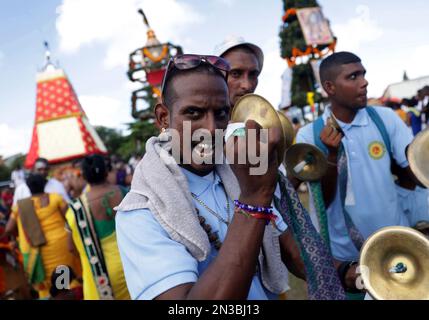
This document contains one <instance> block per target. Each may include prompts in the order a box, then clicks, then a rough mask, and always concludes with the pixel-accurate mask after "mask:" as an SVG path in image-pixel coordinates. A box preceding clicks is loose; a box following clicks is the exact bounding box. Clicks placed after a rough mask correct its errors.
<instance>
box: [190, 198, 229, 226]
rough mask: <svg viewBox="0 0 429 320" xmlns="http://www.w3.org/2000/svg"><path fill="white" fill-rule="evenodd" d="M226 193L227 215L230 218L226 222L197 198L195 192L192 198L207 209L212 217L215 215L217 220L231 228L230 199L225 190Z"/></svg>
mask: <svg viewBox="0 0 429 320" xmlns="http://www.w3.org/2000/svg"><path fill="white" fill-rule="evenodd" d="M223 191H224V192H225V198H226V214H227V217H228V220H225V219H224V218H222V216H221V215H220V214H219V213H217V212H216V211H214V210H213V209H211V208H209V207H208V206H207V205H206V204H205V203H204V202H203V201H202V200H201V199H200V198H198V197H197V195H196V194H195V193H193V192H191V195H192V197H193V198H194V199H195V200H197V201H198V203H199V204H201V205H202V206H203V207H204V208H206V209H207V211H208V212H210V213H211V214H212V215H214V216H215V217H216V218H218V219H219V220H220V221H222V222H223V223H225V224H226V225H227V226H229V223H230V221H231V217H230V214H229V211H230V206H229V199H228V195H227V194H226V191H225V190H223Z"/></svg>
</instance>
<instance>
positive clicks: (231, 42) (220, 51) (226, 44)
mask: <svg viewBox="0 0 429 320" xmlns="http://www.w3.org/2000/svg"><path fill="white" fill-rule="evenodd" d="M238 46H245V47H248V48H249V49H250V50H252V51H253V52H254V53H255V55H256V58H257V59H258V62H259V66H260V68H261V70H262V67H263V65H264V53H263V52H262V50H261V48H259V47H258V46H257V45H254V44H253V43H250V42H246V41H245V40H244V38H243V37H238V36H233V35H231V36H228V37H227V38H225V40H224V41H223V42H222V43H220V44H218V45H217V46H216V47H215V48H214V54H215V55H216V56H218V57H222V55H224V54H225V53H226V52H227V51H228V50H230V49H232V48H235V47H238Z"/></svg>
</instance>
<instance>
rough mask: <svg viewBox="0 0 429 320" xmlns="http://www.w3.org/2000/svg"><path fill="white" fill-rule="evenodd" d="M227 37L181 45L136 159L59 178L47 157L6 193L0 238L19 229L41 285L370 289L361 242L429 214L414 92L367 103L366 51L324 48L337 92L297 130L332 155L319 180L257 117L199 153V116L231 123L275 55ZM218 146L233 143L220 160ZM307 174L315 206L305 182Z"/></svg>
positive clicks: (80, 166) (42, 294) (140, 291)
mask: <svg viewBox="0 0 429 320" xmlns="http://www.w3.org/2000/svg"><path fill="white" fill-rule="evenodd" d="M215 51H216V52H215V55H214V56H211V55H196V54H184V55H179V56H176V57H174V58H172V59H171V60H170V62H169V64H168V67H167V70H166V73H165V75H164V81H163V86H162V99H161V101H159V103H158V104H157V105H156V107H155V119H156V124H157V126H158V127H159V128H160V134H159V136H155V137H152V138H150V139H149V140H148V141H147V142H146V148H145V150H146V153H145V155H144V156H143V158H141V159H138V158H137V157H133V159H131V160H130V162H129V165H130V168H129V169H127V164H126V163H125V162H123V161H119V160H118V159H113V162H112V161H109V159H106V158H105V157H103V156H101V155H90V156H87V157H85V158H84V159H82V160H81V161H79V162H78V163H77V162H76V163H74V164H73V165H74V169H76V172H78V173H79V174H78V173H75V174H73V173H70V171H69V173H68V176H66V177H65V178H64V177H63V183H61V182H60V181H59V180H61V179H60V178H58V177H50V178H48V172H49V163H48V162H47V161H46V160H45V159H38V160H37V161H36V163H35V165H34V168H33V170H32V172H31V173H30V174H29V175H28V176H27V177H26V179H25V182H23V183H20V185H18V186H17V187H16V189H15V193H14V196H13V200H12V201H11V200H10V195H9V202H8V203H9V206H10V209H11V214H10V216H9V217H8V222H7V224H6V226H5V228H4V230H3V232H1V233H0V237H2V238H4V237H6V236H12V239H13V237H16V238H17V239H18V240H17V241H18V247H19V251H20V254H21V255H22V257H23V259H22V265H23V270H25V274H26V278H27V280H28V282H29V283H30V285H31V289H32V290H33V295H34V296H35V297H38V298H40V299H43V298H50V299H78V300H79V299H89V300H97V299H157V300H162V299H177V300H179V299H240V300H241V299H253V300H261V299H278V298H279V297H284V294H285V293H287V291H288V290H289V289H290V287H289V273H292V274H294V275H295V276H296V277H299V278H301V279H303V280H305V282H306V284H307V293H308V297H309V298H310V299H336V300H345V299H363V298H364V295H365V291H364V290H363V289H362V288H360V287H358V286H357V281H356V279H357V277H358V275H359V274H358V272H357V270H356V269H357V267H358V259H359V252H360V249H361V247H362V244H363V242H364V241H365V240H366V239H367V238H368V237H369V236H370V235H371V234H373V233H374V232H376V231H377V230H379V229H380V228H383V227H386V226H407V227H414V226H415V225H416V224H418V223H421V222H428V221H429V208H428V206H429V205H428V201H429V199H428V192H427V189H426V188H425V186H424V185H422V183H421V182H420V181H419V180H418V179H417V178H416V177H415V175H414V174H413V172H412V171H411V169H410V167H409V163H408V159H407V155H406V149H407V147H408V145H409V144H410V143H411V142H412V141H413V134H412V132H411V131H410V130H409V128H407V125H406V124H405V122H406V121H408V123H409V124H411V126H412V127H413V129H414V128H415V127H414V126H413V123H414V122H413V121H415V120H413V119H414V118H412V117H413V116H415V115H416V113H415V111H413V110H414V109H412V108H413V104H414V105H415V104H416V100H415V99H414V100H412V101H411V100H406V101H404V102H403V104H405V105H406V106H407V109H406V112H407V113H408V116H406V117H405V116H403V117H402V120H401V117H400V116H401V115H400V114H399V112H398V110H404V108H403V107H400V108H397V106H396V105H395V106H392V109H394V110H395V112H394V111H392V110H391V109H389V108H386V107H377V106H375V107H369V106H367V87H368V81H367V80H366V78H365V74H366V69H365V68H364V63H363V62H362V61H361V59H360V58H359V57H357V56H356V55H355V54H353V53H349V52H338V53H334V54H332V55H330V56H328V57H327V58H325V59H324V60H323V62H322V64H321V66H320V78H321V82H322V84H323V88H324V89H325V91H326V92H327V94H328V96H329V105H328V106H327V107H326V108H325V111H324V113H323V115H322V116H321V117H320V118H318V119H317V120H316V121H314V122H313V123H310V124H307V125H305V126H303V127H301V126H300V125H299V123H296V122H295V121H294V127H295V130H296V132H297V136H296V142H297V143H307V144H312V145H314V146H317V147H318V148H319V149H320V150H322V151H323V152H324V154H325V156H326V160H327V164H328V170H327V173H326V174H325V176H324V177H323V178H322V179H321V181H319V182H311V183H307V182H303V181H300V180H298V179H297V178H295V177H294V176H292V175H290V174H288V172H289V171H290V168H282V166H283V165H282V163H281V159H282V157H281V156H279V155H278V152H279V146H280V145H281V141H282V134H283V131H282V130H281V128H276V127H274V128H269V129H268V138H266V139H265V138H263V130H262V129H263V128H262V127H261V126H260V124H258V123H257V122H256V121H253V120H248V121H247V122H245V123H244V124H243V127H242V128H241V129H243V130H244V134H242V133H243V131H241V132H242V133H241V134H240V133H238V132H240V131H234V134H233V135H232V136H230V137H229V139H228V140H227V141H225V143H224V144H222V145H220V146H219V145H217V144H216V143H215V140H214V139H213V140H201V141H194V140H192V141H191V142H189V143H190V145H191V150H192V152H191V154H192V155H194V153H196V154H197V155H198V156H199V157H201V158H202V159H205V161H202V162H199V161H196V158H195V157H194V156H191V157H190V156H189V155H188V154H187V152H186V149H187V148H186V146H185V144H186V143H187V141H186V130H187V128H188V129H189V128H190V134H191V135H193V134H197V132H199V130H205V132H206V133H207V134H209V135H210V136H211V137H215V135H216V131H217V130H222V131H225V130H227V131H228V129H229V128H230V126H231V123H230V116H231V110H232V109H233V108H234V106H235V105H236V104H237V102H238V101H240V99H241V98H243V96H245V95H247V94H251V93H254V91H255V90H256V87H257V85H258V77H259V75H260V74H261V72H262V70H263V64H264V55H263V52H262V50H261V49H260V48H259V47H258V46H256V45H255V44H252V43H249V42H246V41H245V40H244V39H242V38H237V37H234V38H228V39H227V40H225V41H224V42H223V43H222V44H220V45H219V46H217V47H216V49H215ZM427 98H429V92H428V90H427V88H426V89H425V88H424V89H422V90H421V91H419V94H418V100H419V101H420V104H419V107H418V108H416V109H415V110H417V111H418V112H421V113H422V114H427V108H428V105H427V101H426V100H427ZM425 99H426V100H425ZM398 114H399V116H398ZM331 119H335V121H336V122H337V124H338V128H336V127H334V126H332V124H331V123H332V122H331ZM425 119H426V120H429V118H425ZM250 132H256V134H255V137H256V138H255V139H256V140H255V141H253V143H255V145H257V146H260V148H262V146H265V149H264V150H266V152H267V154H268V157H267V159H268V163H267V170H266V171H265V172H263V173H262V174H259V175H252V174H250V172H251V169H252V167H254V165H255V164H254V163H251V162H250V160H249V158H246V159H245V160H246V161H244V162H238V163H237V161H235V159H237V158H238V157H239V156H240V155H241V154H243V153H245V154H248V155H249V157H250V149H249V150H247V149H246V148H243V142H244V144H250V143H251V141H250V138H249V137H250V136H251V134H250ZM413 132H414V133H417V132H415V131H414V130H413ZM177 146H178V149H179V156H178V157H174V152H173V150H174V149H175V147H177ZM216 148H221V149H223V148H225V151H228V150H229V151H231V152H230V153H228V152H225V153H226V154H227V155H228V154H229V155H230V156H231V157H230V158H227V159H226V158H223V157H222V158H221V161H220V162H219V161H217V162H216V161H212V160H213V159H214V158H215V154H216V152H215V151H216ZM249 148H250V147H249ZM259 150H260V152H262V151H261V150H262V149H259ZM197 158H198V157H197ZM112 163H113V165H112ZM137 164H138V166H137ZM392 168H393V169H392ZM285 173H286V174H285ZM304 183H306V184H307V189H308V190H309V193H310V206H309V207H310V209H309V210H307V209H305V207H304V206H303V204H302V203H301V200H300V198H299V196H298V193H297V190H299V188H300V186H301V185H303V184H304ZM128 187H130V188H128ZM297 221H298V222H299V223H297ZM64 226H66V228H65V227H64ZM65 274H67V281H66V286H61V285H59V284H64V282H62V280H64V275H65Z"/></svg>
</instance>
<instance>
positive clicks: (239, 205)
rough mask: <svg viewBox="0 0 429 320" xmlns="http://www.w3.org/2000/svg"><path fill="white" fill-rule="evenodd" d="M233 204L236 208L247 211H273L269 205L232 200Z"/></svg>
mask: <svg viewBox="0 0 429 320" xmlns="http://www.w3.org/2000/svg"><path fill="white" fill-rule="evenodd" d="M234 205H235V206H236V207H237V208H240V209H242V210H245V211H248V212H255V213H265V214H271V213H273V207H271V206H269V207H263V206H251V205H249V204H245V203H242V202H240V201H238V200H234Z"/></svg>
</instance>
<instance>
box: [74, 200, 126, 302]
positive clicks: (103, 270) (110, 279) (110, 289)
mask: <svg viewBox="0 0 429 320" xmlns="http://www.w3.org/2000/svg"><path fill="white" fill-rule="evenodd" d="M71 206H72V207H70V209H69V210H68V211H67V214H66V218H67V222H68V226H69V228H70V229H71V232H72V236H73V242H74V244H75V246H76V249H77V250H78V252H79V255H80V259H81V262H82V272H83V296H84V300H111V299H116V300H128V299H130V295H129V293H128V288H127V285H126V282H125V276H124V271H123V268H122V261H121V258H120V256H119V250H118V245H117V242H116V232H115V230H114V229H113V230H111V232H103V233H101V232H97V228H96V224H97V221H96V220H95V219H94V218H93V217H92V214H91V211H90V209H89V205H88V202H87V199H86V194H85V193H84V194H83V195H82V196H81V197H80V198H79V199H77V200H75V201H74V202H73V203H72V204H71Z"/></svg>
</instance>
